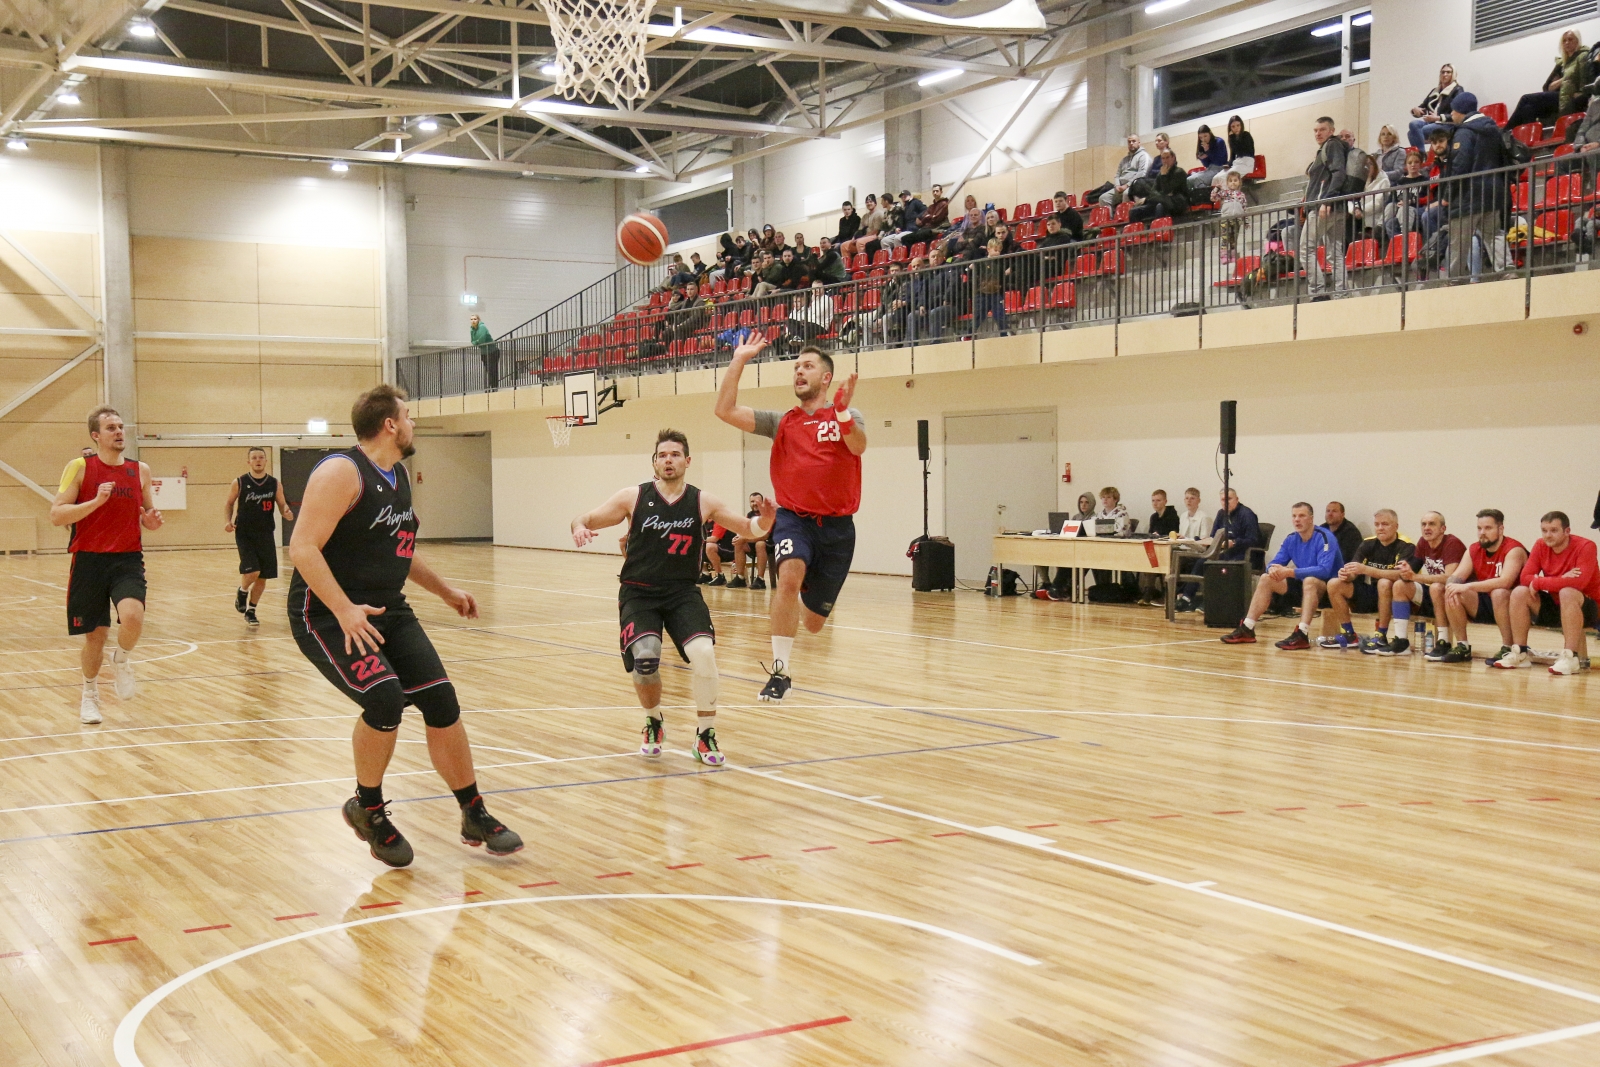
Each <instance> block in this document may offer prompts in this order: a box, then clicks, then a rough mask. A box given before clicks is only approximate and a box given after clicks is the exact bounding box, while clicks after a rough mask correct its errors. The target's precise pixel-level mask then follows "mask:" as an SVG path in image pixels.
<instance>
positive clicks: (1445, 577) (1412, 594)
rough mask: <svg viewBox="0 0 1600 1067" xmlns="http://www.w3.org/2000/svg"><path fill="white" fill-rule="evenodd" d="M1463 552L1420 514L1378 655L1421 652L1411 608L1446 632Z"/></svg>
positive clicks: (1438, 519)
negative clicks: (1385, 643) (1389, 633)
mask: <svg viewBox="0 0 1600 1067" xmlns="http://www.w3.org/2000/svg"><path fill="white" fill-rule="evenodd" d="M1457 99H1460V98H1459V97H1457ZM1466 555H1467V546H1466V545H1464V544H1462V543H1461V539H1460V538H1459V537H1457V536H1456V535H1455V534H1453V533H1446V532H1445V523H1444V516H1443V515H1441V514H1439V513H1438V512H1437V511H1429V512H1426V513H1424V514H1423V516H1422V537H1421V539H1419V540H1418V541H1417V546H1416V548H1414V549H1412V552H1411V557H1410V558H1409V559H1403V560H1401V561H1400V564H1399V566H1398V567H1397V568H1396V570H1397V574H1396V576H1395V583H1394V588H1393V590H1392V593H1393V604H1394V623H1395V630H1396V631H1397V633H1396V635H1395V636H1394V637H1392V638H1390V640H1389V647H1388V649H1387V650H1385V649H1378V651H1377V654H1378V655H1380V656H1398V655H1401V654H1403V653H1405V652H1407V651H1411V652H1417V653H1420V652H1422V651H1423V650H1422V649H1413V648H1411V642H1410V641H1409V640H1407V638H1406V636H1405V633H1406V623H1407V622H1408V621H1409V620H1410V618H1411V616H1412V613H1413V610H1415V612H1416V613H1417V614H1418V615H1419V617H1421V616H1427V615H1432V616H1433V619H1434V625H1435V627H1436V628H1437V630H1438V632H1439V633H1440V634H1444V633H1446V632H1448V630H1449V628H1450V620H1449V618H1448V617H1447V616H1446V615H1445V610H1444V603H1445V598H1444V586H1445V583H1447V582H1449V581H1450V576H1451V575H1452V574H1454V573H1455V570H1456V566H1457V565H1458V564H1460V562H1461V561H1462V560H1463V559H1464V558H1466ZM1435 586H1438V587H1439V595H1438V596H1437V597H1436V596H1434V595H1433V592H1434V587H1435Z"/></svg>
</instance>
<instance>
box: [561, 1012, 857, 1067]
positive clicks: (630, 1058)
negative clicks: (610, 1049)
mask: <svg viewBox="0 0 1600 1067" xmlns="http://www.w3.org/2000/svg"><path fill="white" fill-rule="evenodd" d="M852 1021H853V1020H852V1019H851V1018H850V1016H848V1015H835V1016H834V1017H833V1018H831V1019H812V1020H811V1021H810V1022H804V1023H790V1024H789V1025H788V1026H769V1027H767V1028H766V1029H765V1030H752V1031H751V1032H750V1033H747V1034H734V1035H733V1036H731V1037H713V1038H710V1039H709V1040H706V1041H691V1042H689V1043H688V1044H687V1045H674V1046H672V1047H671V1048H658V1049H652V1050H651V1051H649V1052H634V1053H631V1054H630V1055H627V1056H612V1057H611V1058H610V1059H606V1060H591V1061H590V1062H588V1063H580V1064H579V1065H578V1067H621V1065H622V1064H624V1063H641V1062H643V1061H645V1060H659V1059H664V1058H665V1057H667V1056H677V1055H681V1054H682V1053H685V1052H699V1051H700V1050H701V1049H708V1048H721V1047H722V1046H723V1045H737V1044H741V1043H743V1042H745V1041H756V1040H758V1039H760V1038H763V1037H780V1036H782V1035H784V1034H798V1033H801V1032H803V1031H805V1030H816V1029H818V1028H820V1027H824V1026H838V1025H840V1024H842V1023H848V1022H852Z"/></svg>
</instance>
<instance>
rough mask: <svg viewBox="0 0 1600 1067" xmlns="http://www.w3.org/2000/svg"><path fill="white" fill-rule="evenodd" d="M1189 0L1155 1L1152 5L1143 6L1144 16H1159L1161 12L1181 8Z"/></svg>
mask: <svg viewBox="0 0 1600 1067" xmlns="http://www.w3.org/2000/svg"><path fill="white" fill-rule="evenodd" d="M1188 2H1189V0H1156V2H1155V3H1153V4H1146V5H1144V13H1145V14H1146V15H1159V14H1161V13H1162V12H1163V11H1171V10H1172V9H1173V8H1175V7H1182V6H1183V5H1184V4H1187V3H1188Z"/></svg>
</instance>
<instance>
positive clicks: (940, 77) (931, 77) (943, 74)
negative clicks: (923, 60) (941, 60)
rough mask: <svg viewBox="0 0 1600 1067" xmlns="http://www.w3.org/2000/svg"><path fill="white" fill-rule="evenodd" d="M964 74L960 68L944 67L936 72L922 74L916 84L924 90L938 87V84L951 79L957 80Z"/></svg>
mask: <svg viewBox="0 0 1600 1067" xmlns="http://www.w3.org/2000/svg"><path fill="white" fill-rule="evenodd" d="M965 73H966V72H965V71H963V70H962V69H961V68H960V67H946V68H945V69H944V70H936V71H932V72H931V73H928V74H924V75H923V76H922V77H920V78H918V79H917V84H918V85H920V86H922V87H924V88H926V87H928V86H930V85H938V84H939V83H940V82H947V81H949V80H950V79H951V78H959V77H961V75H963V74H965Z"/></svg>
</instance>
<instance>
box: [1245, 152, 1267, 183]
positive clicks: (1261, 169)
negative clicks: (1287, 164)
mask: <svg viewBox="0 0 1600 1067" xmlns="http://www.w3.org/2000/svg"><path fill="white" fill-rule="evenodd" d="M1244 180H1245V181H1247V182H1264V181H1266V180H1267V157H1266V156H1256V167H1255V170H1252V171H1251V172H1250V173H1249V174H1246V175H1245V176H1244Z"/></svg>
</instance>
